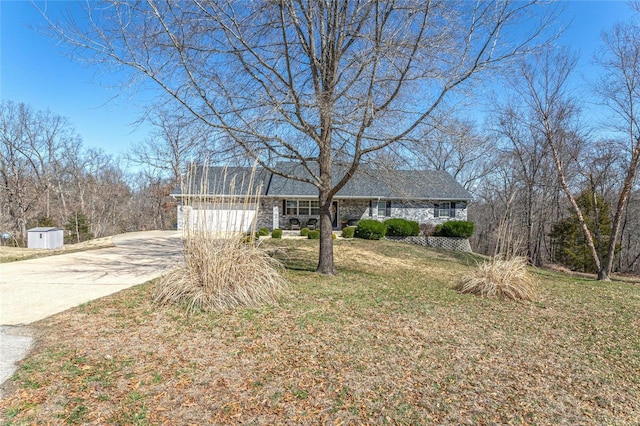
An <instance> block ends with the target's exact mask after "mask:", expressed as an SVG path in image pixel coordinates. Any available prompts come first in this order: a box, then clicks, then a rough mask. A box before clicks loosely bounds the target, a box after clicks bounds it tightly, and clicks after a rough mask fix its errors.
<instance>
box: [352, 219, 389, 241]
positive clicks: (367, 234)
mask: <svg viewBox="0 0 640 426" xmlns="http://www.w3.org/2000/svg"><path fill="white" fill-rule="evenodd" d="M386 232H387V227H386V226H385V224H384V223H382V222H378V221H377V220H373V219H363V220H361V221H360V222H358V226H357V227H356V231H355V233H354V236H355V237H356V238H363V239H365V240H379V239H381V238H383V237H384V236H385V234H386Z"/></svg>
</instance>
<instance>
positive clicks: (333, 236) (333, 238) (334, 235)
mask: <svg viewBox="0 0 640 426" xmlns="http://www.w3.org/2000/svg"><path fill="white" fill-rule="evenodd" d="M331 239H332V240H336V239H338V236H337V235H336V234H335V233H333V232H332V233H331Z"/></svg>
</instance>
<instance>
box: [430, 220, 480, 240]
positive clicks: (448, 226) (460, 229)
mask: <svg viewBox="0 0 640 426" xmlns="http://www.w3.org/2000/svg"><path fill="white" fill-rule="evenodd" d="M434 235H435V236H437V237H458V238H469V237H470V236H472V235H473V222H468V221H466V220H450V221H449V222H445V223H442V224H439V225H436V231H435V233H434Z"/></svg>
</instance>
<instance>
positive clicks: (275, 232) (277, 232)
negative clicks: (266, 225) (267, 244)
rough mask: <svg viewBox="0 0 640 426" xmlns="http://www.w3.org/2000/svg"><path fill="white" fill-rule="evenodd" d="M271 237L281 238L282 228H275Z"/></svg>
mask: <svg viewBox="0 0 640 426" xmlns="http://www.w3.org/2000/svg"><path fill="white" fill-rule="evenodd" d="M271 238H282V229H280V228H276V229H274V230H273V232H272V233H271Z"/></svg>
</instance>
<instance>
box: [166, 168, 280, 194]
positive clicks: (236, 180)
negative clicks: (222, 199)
mask: <svg viewBox="0 0 640 426" xmlns="http://www.w3.org/2000/svg"><path fill="white" fill-rule="evenodd" d="M270 178H271V173H270V172H268V171H266V170H264V169H261V168H256V169H253V168H252V167H203V166H198V167H196V168H195V171H194V172H193V173H188V174H187V176H185V177H184V183H183V185H182V187H177V188H175V189H174V190H173V192H172V193H171V194H172V195H196V196H197V195H204V194H216V195H241V196H243V195H245V194H247V193H248V192H251V193H252V194H253V195H258V194H257V193H256V191H258V190H259V191H260V194H259V195H260V196H265V195H266V190H267V186H268V184H269V179H270ZM250 185H251V186H250ZM249 189H251V191H249Z"/></svg>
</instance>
